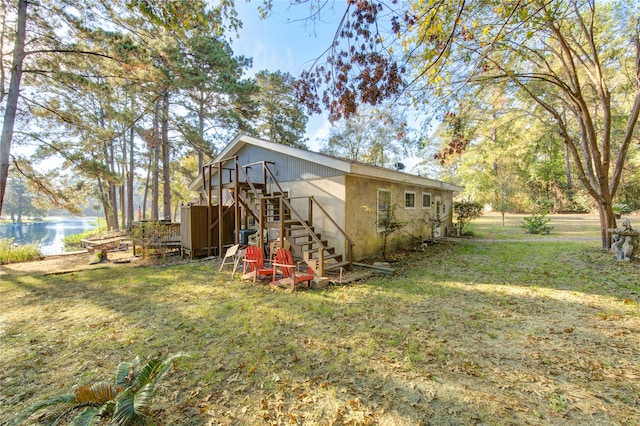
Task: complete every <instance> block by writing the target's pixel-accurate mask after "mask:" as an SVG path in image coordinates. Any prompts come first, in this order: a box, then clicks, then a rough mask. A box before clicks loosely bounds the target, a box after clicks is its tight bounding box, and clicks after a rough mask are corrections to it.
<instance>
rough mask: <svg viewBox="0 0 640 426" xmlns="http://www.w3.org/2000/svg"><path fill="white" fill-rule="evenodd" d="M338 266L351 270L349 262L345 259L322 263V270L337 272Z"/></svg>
mask: <svg viewBox="0 0 640 426" xmlns="http://www.w3.org/2000/svg"><path fill="white" fill-rule="evenodd" d="M340 268H345V269H347V270H351V262H349V261H348V260H347V261H344V262H338V263H330V264H325V265H324V272H325V274H326V273H327V272H333V273H338V272H340Z"/></svg>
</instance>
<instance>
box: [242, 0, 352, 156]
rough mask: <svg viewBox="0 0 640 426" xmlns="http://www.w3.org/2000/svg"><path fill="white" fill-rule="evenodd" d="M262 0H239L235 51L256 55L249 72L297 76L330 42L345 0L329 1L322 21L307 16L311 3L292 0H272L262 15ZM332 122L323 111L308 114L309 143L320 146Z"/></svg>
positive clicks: (249, 55) (315, 146) (323, 12)
mask: <svg viewBox="0 0 640 426" xmlns="http://www.w3.org/2000/svg"><path fill="white" fill-rule="evenodd" d="M261 3H262V1H260V0H254V1H251V2H246V1H245V0H236V10H237V11H238V14H239V18H240V19H241V20H242V22H243V27H242V29H241V30H240V31H239V38H237V39H235V40H234V41H233V51H234V53H235V54H236V55H243V56H247V57H251V58H253V68H252V69H251V71H250V73H251V74H254V73H256V72H258V71H260V70H265V69H266V70H268V71H276V70H280V71H286V72H289V73H290V74H291V75H293V76H294V77H298V76H299V75H300V73H301V72H302V71H303V70H305V69H307V68H309V67H310V66H311V65H312V63H313V61H314V60H315V59H316V58H317V57H318V56H320V55H321V54H322V53H323V52H324V51H325V50H326V49H327V48H328V47H329V46H330V45H331V42H332V40H333V36H334V34H335V30H336V28H337V26H338V22H339V20H340V18H341V17H342V15H343V14H344V10H345V7H346V4H345V3H346V1H344V0H336V1H335V3H332V2H329V4H328V5H327V7H326V8H325V9H323V11H322V17H323V20H322V21H314V22H313V23H312V22H310V21H309V20H305V18H306V17H308V16H309V13H310V6H309V5H308V4H302V5H295V6H291V5H290V3H289V0H273V10H272V13H271V16H269V17H268V18H267V19H265V20H261V19H260V14H259V13H258V6H259V5H260V4H261ZM329 127H330V123H329V122H328V120H327V119H326V116H323V115H314V116H311V117H309V122H308V124H307V137H308V138H309V146H310V148H311V149H313V150H318V149H319V148H320V145H319V144H318V142H317V139H318V138H325V137H327V135H328V131H329Z"/></svg>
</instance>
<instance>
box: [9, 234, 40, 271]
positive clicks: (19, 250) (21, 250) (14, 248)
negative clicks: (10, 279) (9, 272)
mask: <svg viewBox="0 0 640 426" xmlns="http://www.w3.org/2000/svg"><path fill="white" fill-rule="evenodd" d="M39 257H42V253H41V252H40V249H39V248H38V246H37V245H35V244H28V245H22V246H18V245H14V244H13V239H12V238H8V239H7V238H4V239H0V265H6V264H8V263H18V262H24V261H27V260H33V259H37V258H39Z"/></svg>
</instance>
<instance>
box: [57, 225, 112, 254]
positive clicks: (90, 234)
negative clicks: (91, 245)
mask: <svg viewBox="0 0 640 426" xmlns="http://www.w3.org/2000/svg"><path fill="white" fill-rule="evenodd" d="M91 225H92V226H94V228H93V229H89V230H86V231H84V232H81V233H80V234H74V235H69V236H67V237H64V238H63V239H62V243H63V244H64V248H65V250H67V251H69V250H74V249H78V248H80V247H81V246H80V241H82V240H90V239H92V238H94V237H98V236H100V234H101V232H100V229H101V227H102V228H103V229H105V228H106V221H105V220H104V219H97V220H96V221H95V222H91Z"/></svg>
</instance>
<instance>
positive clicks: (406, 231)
mask: <svg viewBox="0 0 640 426" xmlns="http://www.w3.org/2000/svg"><path fill="white" fill-rule="evenodd" d="M378 190H388V191H390V192H391V203H392V204H391V209H392V213H393V215H394V216H395V219H396V220H397V221H398V222H400V223H402V227H401V228H400V229H398V230H396V231H395V232H393V233H392V234H390V235H389V236H388V239H387V244H388V246H387V251H388V253H390V252H391V251H393V250H394V249H395V248H396V247H397V246H398V245H400V244H403V245H405V244H407V243H410V242H411V241H412V240H413V241H420V242H421V241H424V240H427V239H431V238H432V236H433V235H432V232H433V230H432V221H431V219H432V218H433V217H434V216H435V210H436V205H435V201H436V197H440V199H441V200H442V205H443V206H444V208H442V207H441V211H440V218H441V225H440V226H441V227H444V226H446V225H447V224H448V223H451V203H452V193H451V192H450V191H442V190H438V189H434V188H427V187H423V186H416V185H409V184H402V183H390V182H387V181H384V180H374V179H369V178H362V177H357V176H347V177H346V205H345V213H346V217H345V226H346V228H345V229H346V230H347V232H348V234H349V236H350V237H351V238H352V239H353V240H354V243H355V246H354V260H356V261H357V260H360V259H363V258H366V257H371V256H375V255H378V254H381V253H382V245H383V238H382V233H380V232H379V231H378V226H377V204H378ZM405 192H412V193H415V207H414V208H405ZM423 193H428V194H430V196H431V197H430V198H431V203H432V205H431V206H429V207H427V208H423V206H422V194H423ZM442 235H444V231H443V232H442Z"/></svg>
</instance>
